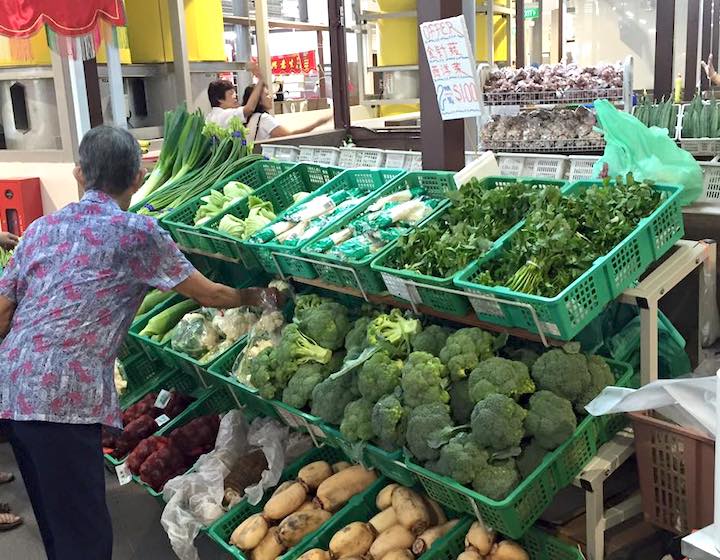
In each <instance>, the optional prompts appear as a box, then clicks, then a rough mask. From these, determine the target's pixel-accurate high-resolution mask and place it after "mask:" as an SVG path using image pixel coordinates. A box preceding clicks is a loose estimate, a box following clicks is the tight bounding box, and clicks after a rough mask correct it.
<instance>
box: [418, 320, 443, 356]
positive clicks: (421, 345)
mask: <svg viewBox="0 0 720 560" xmlns="http://www.w3.org/2000/svg"><path fill="white" fill-rule="evenodd" d="M450 332H451V331H450V329H446V328H445V327H441V326H440V325H429V326H427V327H425V328H424V329H423V330H421V331H420V332H419V333H418V334H416V335H415V336H414V337H412V340H411V341H410V342H411V343H412V349H413V351H415V352H427V353H428V354H432V355H433V356H439V355H440V350H442V349H443V346H445V342H446V341H447V338H448V336H450Z"/></svg>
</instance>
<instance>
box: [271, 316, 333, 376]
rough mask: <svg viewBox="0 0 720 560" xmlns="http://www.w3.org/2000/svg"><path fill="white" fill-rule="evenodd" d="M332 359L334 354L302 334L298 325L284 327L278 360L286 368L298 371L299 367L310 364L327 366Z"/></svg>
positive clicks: (278, 349) (278, 348) (278, 350)
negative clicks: (315, 363)
mask: <svg viewBox="0 0 720 560" xmlns="http://www.w3.org/2000/svg"><path fill="white" fill-rule="evenodd" d="M330 358H332V352H331V351H330V350H328V349H327V348H323V347H322V346H318V345H317V344H315V343H314V342H313V341H312V340H310V339H309V338H308V337H307V336H305V335H304V334H303V333H302V332H300V329H299V328H298V326H297V325H294V324H291V325H286V326H285V327H283V330H282V334H281V337H280V343H279V344H278V347H277V360H278V362H279V363H281V364H282V365H283V366H284V367H286V368H288V369H291V370H296V369H297V368H298V366H300V365H302V364H307V363H308V362H317V363H320V364H327V363H328V362H329V361H330ZM293 366H294V367H293Z"/></svg>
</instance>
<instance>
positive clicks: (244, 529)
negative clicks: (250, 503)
mask: <svg viewBox="0 0 720 560" xmlns="http://www.w3.org/2000/svg"><path fill="white" fill-rule="evenodd" d="M267 532H268V524H267V521H265V518H264V517H263V515H262V513H256V514H255V515H251V516H250V517H248V518H247V519H246V520H245V521H243V522H242V523H240V525H238V526H237V528H236V529H235V530H234V531H233V532H232V535H230V544H231V545H233V546H236V547H238V548H239V549H241V550H252V549H253V548H255V547H256V546H257V545H259V544H260V541H262V540H263V539H264V538H265V535H266V534H267Z"/></svg>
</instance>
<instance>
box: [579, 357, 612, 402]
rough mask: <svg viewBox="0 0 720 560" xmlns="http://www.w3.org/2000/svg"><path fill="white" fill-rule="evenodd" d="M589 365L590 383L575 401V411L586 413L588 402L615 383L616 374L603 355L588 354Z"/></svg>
mask: <svg viewBox="0 0 720 560" xmlns="http://www.w3.org/2000/svg"><path fill="white" fill-rule="evenodd" d="M587 365H588V371H589V372H590V384H589V385H588V386H587V388H586V389H585V391H584V392H583V393H582V394H581V395H580V397H579V398H578V400H577V401H575V412H577V413H578V414H585V413H586V412H585V407H586V406H587V404H588V403H589V402H590V401H591V400H593V399H594V398H595V397H597V396H598V395H599V394H600V393H601V392H602V390H603V389H604V388H605V387H608V386H610V385H614V384H615V376H614V375H613V372H612V370H611V369H610V366H609V365H607V362H606V361H605V360H604V359H603V358H602V357H601V356H595V355H593V356H588V359H587Z"/></svg>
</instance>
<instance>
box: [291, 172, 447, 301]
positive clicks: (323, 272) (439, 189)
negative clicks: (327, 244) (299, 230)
mask: <svg viewBox="0 0 720 560" xmlns="http://www.w3.org/2000/svg"><path fill="white" fill-rule="evenodd" d="M453 177H454V174H453V173H450V172H447V171H413V172H410V173H408V174H407V175H403V176H401V177H398V178H396V179H394V180H393V181H392V182H391V183H390V184H388V185H387V186H386V187H384V188H383V189H382V190H381V191H379V192H378V193H377V194H376V195H374V196H373V197H372V198H371V199H370V200H368V201H367V202H366V203H364V204H361V205H360V206H358V208H357V210H355V211H353V212H352V213H351V214H349V215H347V216H346V217H345V218H342V219H340V220H337V221H336V222H335V223H333V224H332V225H330V226H328V227H327V228H325V229H323V230H322V231H321V232H320V233H318V234H317V235H316V236H315V237H313V238H312V239H310V240H309V241H308V243H307V246H306V247H305V248H304V249H302V251H301V254H302V255H303V256H304V257H308V258H310V259H313V260H315V261H316V262H314V263H313V266H314V268H315V272H316V273H317V275H318V277H319V278H321V279H322V280H325V281H326V282H328V283H330V284H336V285H338V286H344V287H348V288H356V289H357V288H361V289H362V290H364V291H365V293H366V294H379V293H382V292H384V291H386V288H385V282H383V279H382V277H381V276H380V273H379V272H377V271H375V270H372V269H371V268H370V262H371V261H372V260H373V259H374V258H375V256H376V255H377V253H374V254H370V255H367V256H365V257H364V258H362V259H360V260H343V259H340V258H338V257H335V256H332V255H327V254H324V253H317V252H314V251H312V250H311V248H310V245H312V243H314V242H316V241H318V240H320V239H324V238H326V237H328V236H329V235H332V234H333V233H335V232H337V231H339V230H341V229H342V228H344V227H345V226H346V225H347V224H348V223H350V222H351V221H352V220H354V219H356V218H357V217H358V216H360V214H362V213H363V212H365V211H366V210H367V208H368V206H370V205H371V204H372V203H373V202H375V201H376V200H377V199H378V198H381V197H383V196H387V195H389V194H392V193H394V192H397V191H401V190H404V189H410V188H414V187H423V188H424V189H425V192H426V196H428V197H430V198H444V197H445V193H446V192H447V191H450V190H455V189H456V186H455V180H454V178H453ZM322 263H328V264H327V265H325V264H322ZM332 265H338V266H343V267H349V268H351V269H352V270H353V271H354V273H353V272H352V271H351V270H345V269H342V268H337V267H336V266H332ZM355 275H357V278H356V276H355ZM358 284H360V285H358Z"/></svg>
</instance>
